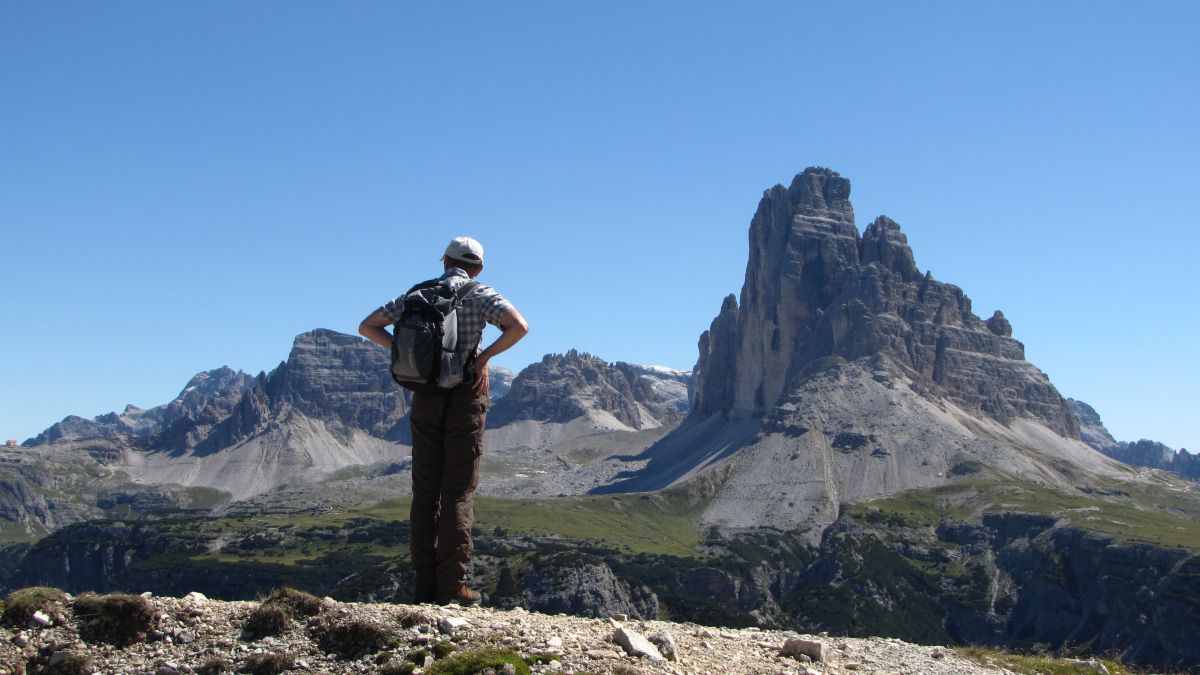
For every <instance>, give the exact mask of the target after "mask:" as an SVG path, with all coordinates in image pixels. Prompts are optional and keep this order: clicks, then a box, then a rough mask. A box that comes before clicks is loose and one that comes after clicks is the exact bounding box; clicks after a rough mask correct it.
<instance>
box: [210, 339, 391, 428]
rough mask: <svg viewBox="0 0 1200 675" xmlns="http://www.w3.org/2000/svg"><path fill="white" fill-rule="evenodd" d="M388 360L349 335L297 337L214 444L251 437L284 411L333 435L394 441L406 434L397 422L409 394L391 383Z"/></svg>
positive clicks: (385, 354)
mask: <svg viewBox="0 0 1200 675" xmlns="http://www.w3.org/2000/svg"><path fill="white" fill-rule="evenodd" d="M389 358H390V357H389V355H388V353H387V351H386V350H383V349H380V348H379V347H377V346H375V345H373V344H371V343H369V342H365V341H364V340H362V339H361V338H358V337H355V336H353V335H346V334H344V333H338V332H336V331H332V330H327V329H317V330H313V331H310V332H308V333H301V334H300V335H297V336H296V339H295V341H294V342H293V344H292V351H291V353H290V354H289V355H288V359H287V361H285V362H284V363H282V364H280V365H279V367H278V368H276V369H275V370H274V371H272V372H271V374H270V375H269V376H267V377H265V378H264V377H260V378H259V380H258V381H257V383H256V386H255V387H254V391H251V392H249V393H248V394H247V396H246V397H244V398H243V400H242V402H241V403H240V404H239V406H238V409H237V410H236V411H235V412H234V414H233V416H232V417H231V418H230V419H229V420H228V422H227V424H226V425H225V427H226V428H225V429H223V430H222V431H225V432H226V433H223V434H222V435H221V436H220V437H217V438H214V439H213V440H214V443H215V444H216V445H218V446H225V445H229V444H231V443H232V442H235V441H236V440H238V439H237V436H239V435H242V436H244V435H246V434H249V433H253V429H254V428H255V427H256V426H257V425H259V424H261V422H262V420H263V418H264V416H270V417H275V418H278V417H279V416H280V415H281V413H283V412H285V411H286V410H295V411H297V412H300V413H302V414H303V415H305V416H306V417H308V418H310V419H315V420H321V421H323V422H325V423H327V424H328V425H330V426H331V428H332V429H333V430H334V431H335V433H338V432H341V433H342V434H348V433H349V431H350V430H351V429H360V430H362V431H365V432H366V433H368V434H370V435H372V436H376V437H378V438H384V439H389V440H393V439H396V438H398V437H400V436H402V435H403V433H404V431H403V425H400V424H399V422H400V420H401V418H403V417H404V416H405V415H406V414H407V413H408V410H409V403H408V401H409V396H408V395H407V393H406V392H405V390H403V389H401V388H400V387H397V386H396V385H395V383H394V382H392V379H391V375H390V374H389V371H388V367H389ZM228 432H235V433H228ZM231 436H232V437H231Z"/></svg>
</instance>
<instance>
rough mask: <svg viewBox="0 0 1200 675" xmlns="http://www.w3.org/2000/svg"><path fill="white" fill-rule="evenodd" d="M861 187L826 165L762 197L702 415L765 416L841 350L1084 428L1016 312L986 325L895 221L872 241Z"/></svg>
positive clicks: (996, 404) (718, 340) (942, 390)
mask: <svg viewBox="0 0 1200 675" xmlns="http://www.w3.org/2000/svg"><path fill="white" fill-rule="evenodd" d="M849 197H850V182H849V181H848V180H846V179H845V178H843V177H841V176H839V175H838V174H837V173H835V172H833V171H829V170H827V169H807V170H805V171H804V172H803V173H801V174H800V175H798V176H796V178H795V180H793V181H792V184H791V186H790V187H788V188H784V187H783V186H781V185H779V186H775V187H774V188H771V189H770V190H768V191H767V192H766V193H765V194H764V195H763V198H762V201H760V202H759V206H758V210H757V212H756V213H755V215H754V218H753V220H752V221H751V224H750V255H749V260H748V262H747V265H746V280H745V284H744V285H743V287H742V293H741V299H740V302H734V301H733V300H732V297H731V298H727V299H726V300H725V301H724V303H723V304H722V307H721V312H720V314H719V315H718V316H717V318H716V319H715V320H714V321H713V324H712V327H711V328H710V330H709V331H707V332H706V333H705V334H704V335H703V336H701V338H700V356H699V360H698V362H697V366H696V370H695V378H696V386H695V389H694V399H693V401H692V407H693V409H694V410H695V412H696V414H700V415H713V414H722V415H726V416H729V417H761V416H764V415H766V414H768V413H770V412H771V411H772V410H773V409H774V408H775V407H776V406H777V405H778V404H779V403H780V402H781V401H782V399H783V398H784V397H785V396H786V395H787V394H788V393H789V392H790V391H792V390H794V389H795V388H796V387H797V386H798V385H799V384H800V383H801V382H802V381H803V379H804V378H805V377H806V376H807V375H808V374H810V373H811V372H813V370H814V369H818V368H821V367H822V366H823V365H824V364H826V363H827V362H828V360H829V359H837V360H845V361H856V360H860V359H864V358H870V357H875V356H883V357H886V359H887V360H888V361H889V362H891V363H893V364H895V365H896V366H898V368H899V369H900V370H902V371H903V373H904V374H905V375H906V376H908V377H910V378H912V379H913V380H914V381H915V382H916V383H917V384H918V385H919V386H921V387H922V388H924V389H926V390H927V392H928V395H929V396H930V397H933V398H944V399H947V400H950V401H952V402H954V403H955V404H956V405H958V406H959V407H961V408H963V409H964V410H967V411H971V412H976V413H979V414H980V415H984V416H987V417H990V418H992V419H994V420H997V421H999V422H1001V423H1008V422H1009V421H1011V420H1013V419H1014V418H1017V417H1025V418H1030V419H1035V420H1038V421H1040V422H1041V423H1043V424H1044V425H1045V426H1047V427H1048V428H1050V429H1052V430H1053V431H1055V432H1056V433H1058V434H1059V435H1061V436H1063V437H1066V438H1078V437H1079V426H1078V422H1077V421H1076V419H1075V416H1074V415H1073V414H1071V412H1070V410H1069V409H1068V408H1067V405H1066V403H1065V401H1064V400H1063V398H1062V396H1060V395H1059V393H1058V391H1057V390H1055V388H1054V386H1053V385H1051V384H1050V382H1049V380H1048V379H1047V378H1046V376H1045V375H1044V374H1042V373H1041V372H1040V371H1039V370H1038V369H1037V368H1035V367H1034V366H1033V365H1032V364H1030V363H1029V362H1027V361H1025V358H1024V347H1023V346H1022V345H1021V343H1020V342H1017V341H1016V340H1014V339H1012V337H1011V333H1012V328H1011V326H1010V325H1009V323H1008V321H1007V320H1005V319H1004V316H1003V314H1001V313H1000V312H996V313H995V314H994V315H993V316H992V317H991V318H990V319H988V320H987V321H983V320H981V319H980V318H979V317H977V316H975V315H974V313H973V312H972V308H971V301H970V299H969V298H968V297H967V296H966V295H965V294H964V293H963V292H962V290H961V289H959V288H958V287H957V286H953V285H951V284H946V283H943V282H940V281H937V280H935V279H933V278H932V276H931V275H929V274H925V275H922V274H920V272H919V271H918V269H917V266H916V263H915V262H914V257H913V253H912V250H911V249H910V248H909V246H908V241H907V239H906V237H905V236H904V234H903V233H902V232H901V231H900V226H899V225H897V224H896V223H895V222H894V221H892V220H890V219H888V218H887V217H885V216H881V217H879V218H878V219H876V220H875V221H874V222H872V223H871V224H870V225H869V226H868V227H867V229H866V231H865V232H864V233H863V234H862V236H861V237H860V236H859V234H858V230H857V228H856V227H855V224H854V210H853V207H852V206H851V204H850V201H849Z"/></svg>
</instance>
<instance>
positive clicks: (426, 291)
mask: <svg viewBox="0 0 1200 675" xmlns="http://www.w3.org/2000/svg"><path fill="white" fill-rule="evenodd" d="M477 286H479V284H478V282H475V281H468V282H466V283H465V284H463V285H462V286H459V288H458V290H457V291H455V290H453V289H452V287H451V286H450V282H449V280H448V279H430V280H429V281H422V282H421V283H419V284H417V285H416V286H413V287H412V288H410V289H409V290H408V292H407V293H405V294H404V308H403V310H401V313H400V318H399V319H398V320H397V321H396V323H395V324H394V325H393V326H392V379H394V380H396V384H399V385H400V386H402V387H404V388H405V389H411V390H412V391H416V392H422V393H427V394H437V393H445V392H447V391H449V390H451V389H453V388H454V387H455V386H457V385H459V384H461V383H462V382H463V381H464V380H465V379H466V371H467V370H468V365H469V364H468V363H467V361H469V360H470V359H471V358H473V355H468V356H467V357H466V358H464V357H463V355H462V354H460V353H459V352H458V343H459V336H458V308H459V306H461V305H462V301H463V298H465V297H467V294H468V293H470V292H471V291H472V290H474V289H475V288H476V287H477Z"/></svg>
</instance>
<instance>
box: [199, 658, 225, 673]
mask: <svg viewBox="0 0 1200 675" xmlns="http://www.w3.org/2000/svg"><path fill="white" fill-rule="evenodd" d="M232 672H233V662H231V661H230V660H229V659H226V658H224V657H222V656H210V657H208V659H207V660H205V661H204V663H202V664H200V667H199V668H197V669H196V673H197V675H222V674H223V673H232Z"/></svg>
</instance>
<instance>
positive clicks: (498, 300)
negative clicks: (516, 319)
mask: <svg viewBox="0 0 1200 675" xmlns="http://www.w3.org/2000/svg"><path fill="white" fill-rule="evenodd" d="M438 279H439V280H441V279H450V280H451V281H450V286H451V288H453V289H454V290H456V291H457V290H458V289H459V288H461V287H462V285H463V284H465V283H467V282H468V281H470V280H471V278H470V277H469V276H467V273H466V272H464V271H462V270H461V269H459V268H457V267H451V268H450V269H448V270H446V273H445V274H443V275H442V276H440V277H438ZM512 306H513V305H512V303H511V302H509V301H508V300H505V299H504V296H502V295H500V294H499V293H497V292H496V290H495V289H494V288H492V287H491V286H485V285H484V284H479V285H478V286H476V287H475V290H473V291H471V292H469V293H467V297H465V298H463V301H462V304H461V305H459V307H458V340H459V341H458V353H460V354H462V355H463V356H467V355H471V356H474V355H477V354H479V352H481V351H483V347H482V345H481V344H480V342H481V340H482V338H483V322H485V321H486V322H488V323H490V324H492V325H493V326H495V327H496V328H499V329H501V330H503V329H504V327H503V326H501V325H500V319H501V318H502V317H503V316H504V315H505V313H507V312H508V310H510V309H512ZM379 311H380V312H383V315H384V316H385V317H387V320H388V321H390V322H392V323H395V322H397V321H399V320H400V313H401V312H403V311H404V296H403V295H401V296H400V297H398V298H393V299H392V300H389V301H388V303H387V304H385V305H384V306H383V307H380V308H379Z"/></svg>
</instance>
